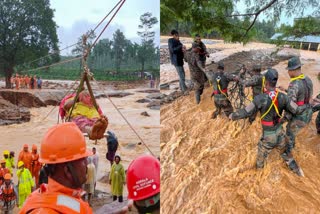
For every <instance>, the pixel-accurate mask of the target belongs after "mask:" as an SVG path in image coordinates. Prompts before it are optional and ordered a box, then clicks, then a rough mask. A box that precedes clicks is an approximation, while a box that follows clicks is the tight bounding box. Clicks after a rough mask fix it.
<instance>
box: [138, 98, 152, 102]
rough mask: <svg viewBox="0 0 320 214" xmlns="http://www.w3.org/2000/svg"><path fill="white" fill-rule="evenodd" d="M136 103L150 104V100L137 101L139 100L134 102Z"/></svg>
mask: <svg viewBox="0 0 320 214" xmlns="http://www.w3.org/2000/svg"><path fill="white" fill-rule="evenodd" d="M136 102H137V103H150V102H151V100H149V99H144V98H143V99H139V100H137V101H136Z"/></svg>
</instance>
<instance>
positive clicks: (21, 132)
mask: <svg viewBox="0 0 320 214" xmlns="http://www.w3.org/2000/svg"><path fill="white" fill-rule="evenodd" d="M137 90H141V88H139V89H138V88H137V89H130V90H127V91H128V92H132V93H134V95H130V96H126V97H123V98H112V101H113V102H114V103H115V105H116V106H117V107H118V108H119V109H120V111H121V112H122V113H123V114H124V116H125V117H126V118H127V120H128V121H129V122H130V123H131V125H132V126H133V127H134V128H135V130H136V131H137V132H138V133H139V135H140V136H141V137H142V139H143V140H144V142H145V144H146V145H148V146H149V148H150V149H151V151H152V152H153V153H154V154H155V155H156V156H157V157H158V156H159V155H160V148H159V138H160V125H159V124H160V114H159V113H160V112H159V110H151V109H149V108H146V107H145V106H146V104H145V103H136V102H135V101H136V100H138V99H142V98H145V96H146V95H148V94H147V93H139V92H136V91H137ZM97 101H98V103H99V105H100V106H101V108H102V110H103V112H104V113H105V115H107V116H108V118H109V123H110V124H109V127H108V130H112V131H114V132H115V134H116V135H117V137H118V139H119V143H120V147H119V149H118V152H117V153H118V154H119V155H120V156H121V157H122V164H123V165H124V167H125V169H127V167H128V165H129V163H130V162H131V161H132V160H133V159H135V158H136V157H138V156H139V155H142V154H147V153H148V150H147V149H146V148H145V146H144V145H137V144H138V143H139V142H140V140H139V138H138V137H137V136H136V135H135V134H134V132H133V131H132V130H131V129H130V128H129V126H128V125H127V124H126V122H125V121H124V120H123V119H122V117H121V116H120V115H119V113H118V112H117V111H116V110H115V108H114V107H113V106H112V105H111V103H110V101H109V100H108V99H106V98H101V99H98V100H97ZM52 109H53V111H52V112H51V113H50V114H49V116H48V117H47V118H45V117H46V115H47V114H48V113H49V112H50V111H51V110H52ZM143 111H147V112H148V113H149V115H150V117H145V116H141V115H140V113H141V112H143ZM31 115H32V116H31V121H30V122H28V123H23V124H15V125H10V126H0V134H1V136H2V137H1V140H0V148H1V149H0V152H1V154H2V151H3V150H6V149H8V150H12V151H15V152H16V158H17V156H18V154H19V152H20V150H21V149H22V146H23V144H25V143H26V144H28V145H29V147H30V148H31V146H32V144H36V145H37V146H38V148H39V147H40V141H41V139H42V137H43V135H44V133H45V132H46V130H47V129H48V128H49V127H51V126H53V125H55V124H56V123H57V119H58V107H53V106H48V107H43V108H32V109H31ZM94 146H95V147H96V148H97V153H98V154H99V158H100V159H99V169H98V174H97V177H98V179H100V178H101V177H103V176H104V175H106V174H107V172H109V171H110V164H109V162H108V161H107V160H106V158H105V154H106V151H107V145H106V140H105V139H102V140H99V141H98V143H97V145H95V144H94V141H90V140H88V139H87V147H88V148H90V149H91V148H92V147H94ZM14 182H15V183H17V177H16V175H14ZM97 189H98V190H101V191H103V192H110V186H109V185H107V184H106V183H101V182H98V183H97ZM124 189H125V192H124V196H126V195H127V192H126V188H124ZM15 213H18V211H17V210H15Z"/></svg>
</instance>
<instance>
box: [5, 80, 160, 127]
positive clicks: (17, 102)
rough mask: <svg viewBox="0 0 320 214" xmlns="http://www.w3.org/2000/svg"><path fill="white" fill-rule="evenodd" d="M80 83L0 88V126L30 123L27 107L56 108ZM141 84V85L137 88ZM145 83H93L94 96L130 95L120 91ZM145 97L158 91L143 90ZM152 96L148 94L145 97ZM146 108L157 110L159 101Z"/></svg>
mask: <svg viewBox="0 0 320 214" xmlns="http://www.w3.org/2000/svg"><path fill="white" fill-rule="evenodd" d="M78 84H79V82H78V81H77V82H72V81H45V82H44V86H45V87H44V89H41V90H39V89H34V90H31V89H19V90H16V89H0V106H1V109H0V125H9V124H15V123H22V122H28V121H30V117H31V115H30V110H29V108H33V107H35V108H39V107H46V106H48V105H54V106H55V105H58V104H59V103H60V101H61V100H62V99H63V97H64V96H66V95H67V94H70V93H74V92H76V88H77V86H78ZM138 84H141V85H138ZM146 84H147V82H146V81H133V82H127V84H125V82H99V85H98V84H92V88H93V90H94V95H95V97H96V98H97V99H98V98H106V97H108V96H109V97H119V98H121V97H125V96H129V95H133V93H132V92H127V91H123V90H124V89H126V90H127V89H130V88H137V87H138V88H141V87H145V86H146ZM143 90H144V91H145V93H147V94H155V93H159V90H157V89H153V91H152V90H151V91H150V90H145V88H144V89H143ZM148 96H151V95H148ZM147 102H148V104H147V105H148V106H147V107H149V108H152V109H160V101H159V98H157V97H156V96H153V97H151V98H150V99H148V100H147Z"/></svg>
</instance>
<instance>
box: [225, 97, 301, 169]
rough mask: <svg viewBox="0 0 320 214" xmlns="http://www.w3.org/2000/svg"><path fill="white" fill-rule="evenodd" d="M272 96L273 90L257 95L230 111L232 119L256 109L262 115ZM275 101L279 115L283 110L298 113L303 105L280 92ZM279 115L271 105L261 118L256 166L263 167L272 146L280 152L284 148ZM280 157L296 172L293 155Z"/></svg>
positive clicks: (243, 116) (251, 112)
mask: <svg viewBox="0 0 320 214" xmlns="http://www.w3.org/2000/svg"><path fill="white" fill-rule="evenodd" d="M274 96H276V92H275V91H270V92H265V93H264V94H260V95H257V96H256V97H255V98H254V99H253V101H252V103H250V104H249V105H248V106H247V107H246V108H244V109H240V110H239V111H237V112H235V113H232V115H231V117H232V120H239V119H242V118H247V117H249V116H250V115H252V114H253V113H254V112H256V111H260V113H261V115H264V114H265V113H266V112H267V111H268V109H269V107H270V105H272V99H271V97H274ZM275 103H277V104H276V106H277V108H278V111H279V115H281V114H282V112H283V111H284V110H285V111H289V112H291V113H293V114H296V113H298V112H299V113H300V112H301V111H303V109H304V106H301V107H299V106H298V105H297V104H295V103H294V102H292V101H291V100H290V99H289V97H288V96H287V95H285V94H283V93H281V92H278V97H277V99H276V100H275ZM279 115H278V114H277V112H276V108H275V106H272V108H271V110H270V111H269V112H268V113H267V114H266V115H265V116H264V117H263V118H262V120H261V125H262V130H263V134H262V137H261V139H260V141H259V143H258V154H257V162H256V164H257V168H263V167H264V162H265V160H266V158H267V157H268V155H269V153H270V152H271V150H272V149H273V148H276V147H277V148H279V149H280V151H281V153H283V152H284V151H285V149H286V143H285V140H284V137H285V136H284V131H283V128H282V124H281V123H280V117H279ZM282 157H283V158H284V159H285V161H286V162H287V164H288V166H289V168H290V169H291V170H293V171H294V172H296V173H297V174H298V173H299V167H298V165H297V163H296V162H295V160H294V159H293V157H292V156H290V157H288V156H282Z"/></svg>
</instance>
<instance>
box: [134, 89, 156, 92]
mask: <svg viewBox="0 0 320 214" xmlns="http://www.w3.org/2000/svg"><path fill="white" fill-rule="evenodd" d="M136 92H140V93H159V92H160V91H159V89H146V90H138V91H136Z"/></svg>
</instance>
